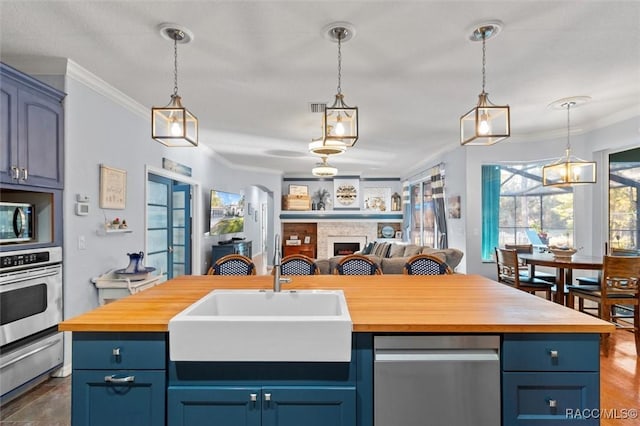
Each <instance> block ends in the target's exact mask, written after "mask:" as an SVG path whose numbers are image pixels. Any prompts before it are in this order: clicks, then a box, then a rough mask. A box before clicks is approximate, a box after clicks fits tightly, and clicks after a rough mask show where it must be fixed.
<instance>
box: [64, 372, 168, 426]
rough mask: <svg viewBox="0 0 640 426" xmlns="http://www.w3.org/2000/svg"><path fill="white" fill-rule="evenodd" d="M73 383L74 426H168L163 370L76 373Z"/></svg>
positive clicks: (73, 376) (74, 373) (73, 375)
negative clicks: (117, 381)
mask: <svg viewBox="0 0 640 426" xmlns="http://www.w3.org/2000/svg"><path fill="white" fill-rule="evenodd" d="M111 377H113V378H114V379H118V378H120V379H122V378H125V377H127V378H129V380H130V381H124V380H123V381H122V382H121V383H116V382H109V381H108V380H107V379H106V378H111ZM71 380H72V382H73V384H72V385H73V393H72V404H71V405H72V419H71V420H72V426H89V425H90V426H103V425H104V426H113V425H117V426H164V425H165V410H164V406H165V392H166V379H165V374H164V371H148V370H142V371H140V370H127V371H117V370H111V371H109V370H74V371H73V374H72V378H71Z"/></svg>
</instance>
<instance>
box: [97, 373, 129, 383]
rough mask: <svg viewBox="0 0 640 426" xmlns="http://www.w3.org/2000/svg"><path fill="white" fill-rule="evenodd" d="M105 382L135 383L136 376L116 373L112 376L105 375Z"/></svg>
mask: <svg viewBox="0 0 640 426" xmlns="http://www.w3.org/2000/svg"><path fill="white" fill-rule="evenodd" d="M104 381H105V383H133V382H135V381H136V376H127V377H116V375H115V374H112V375H111V376H104Z"/></svg>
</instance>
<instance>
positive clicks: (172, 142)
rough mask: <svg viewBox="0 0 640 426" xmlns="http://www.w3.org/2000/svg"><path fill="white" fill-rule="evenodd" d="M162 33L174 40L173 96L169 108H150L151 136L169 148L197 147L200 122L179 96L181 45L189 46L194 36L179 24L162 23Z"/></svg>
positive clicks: (167, 106)
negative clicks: (179, 49) (179, 46)
mask: <svg viewBox="0 0 640 426" xmlns="http://www.w3.org/2000/svg"><path fill="white" fill-rule="evenodd" d="M160 33H161V34H162V36H163V37H165V38H168V39H170V40H173V94H172V95H171V101H170V102H169V103H168V104H167V105H166V106H163V107H153V108H151V137H152V138H153V139H155V140H156V141H158V142H160V143H161V144H163V145H166V146H170V147H178V146H198V119H197V118H196V116H195V115H193V114H192V113H191V112H190V111H189V110H188V109H187V108H185V107H184V106H183V105H182V98H181V97H180V96H179V95H178V42H180V43H183V44H185V43H189V42H190V41H191V40H192V39H193V34H192V33H191V32H190V31H189V30H187V29H185V28H180V27H179V26H177V25H176V24H161V25H160Z"/></svg>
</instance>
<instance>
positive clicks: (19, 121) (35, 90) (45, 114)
mask: <svg viewBox="0 0 640 426" xmlns="http://www.w3.org/2000/svg"><path fill="white" fill-rule="evenodd" d="M64 96H65V94H64V93H63V92H60V91H58V90H56V89H54V88H52V87H50V86H48V85H46V84H44V83H42V82H40V81H38V80H36V79H34V78H32V77H30V76H27V75H25V74H23V73H21V72H19V71H17V70H15V69H13V68H11V67H9V66H7V65H5V64H1V63H0V124H1V127H0V129H1V130H0V182H2V183H5V184H12V185H29V186H33V187H41V188H56V189H62V188H63V184H64V181H63V175H64V167H63V166H64V157H63V156H64V132H63V131H64V111H63V106H62V100H63V99H64Z"/></svg>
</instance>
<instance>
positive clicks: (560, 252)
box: [549, 247, 578, 260]
mask: <svg viewBox="0 0 640 426" xmlns="http://www.w3.org/2000/svg"><path fill="white" fill-rule="evenodd" d="M549 251H550V252H551V253H553V257H555V258H556V259H557V260H571V256H573V255H574V254H576V252H577V251H578V250H576V249H574V248H570V247H549Z"/></svg>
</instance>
